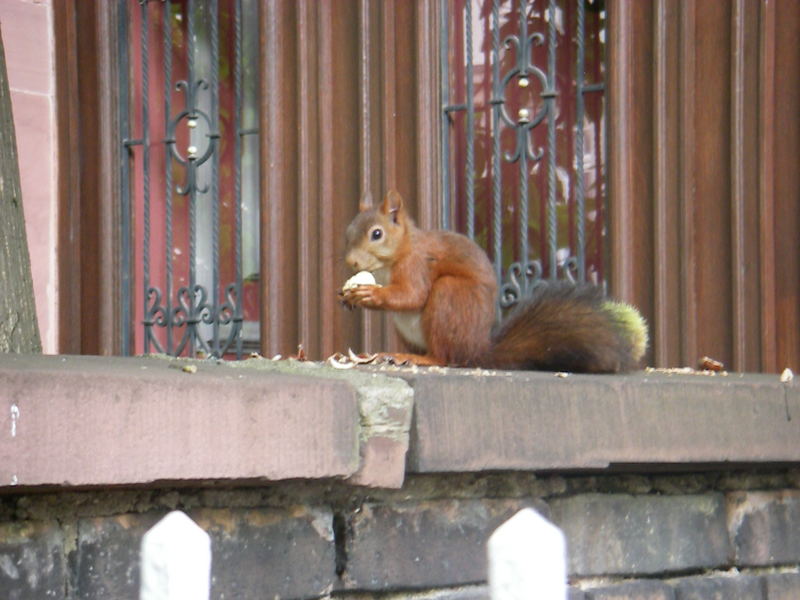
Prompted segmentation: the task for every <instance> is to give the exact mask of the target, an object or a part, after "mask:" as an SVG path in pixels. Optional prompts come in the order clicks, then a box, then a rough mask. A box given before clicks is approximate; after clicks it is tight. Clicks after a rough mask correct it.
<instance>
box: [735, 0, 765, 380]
mask: <svg viewBox="0 0 800 600" xmlns="http://www.w3.org/2000/svg"><path fill="white" fill-rule="evenodd" d="M758 21H759V3H758V0H736V1H735V2H734V3H733V12H732V28H731V56H732V61H731V77H732V82H731V136H732V139H731V240H732V247H731V266H732V270H731V279H732V298H731V300H732V318H733V323H732V336H733V349H732V350H733V361H732V366H733V368H734V369H736V370H740V371H756V370H758V369H759V368H760V362H761V361H760V358H761V339H760V336H759V310H760V308H759V300H760V299H759V296H760V291H759V277H758V268H757V265H758V256H759V246H758V243H759V232H758V119H757V118H755V115H754V114H752V113H753V108H752V107H757V106H758V87H757V86H755V85H752V82H754V81H758V43H759V23H758Z"/></svg>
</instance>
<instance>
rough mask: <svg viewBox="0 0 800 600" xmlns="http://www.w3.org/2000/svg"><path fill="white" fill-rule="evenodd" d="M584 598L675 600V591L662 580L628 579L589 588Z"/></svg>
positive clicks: (588, 599)
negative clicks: (619, 582)
mask: <svg viewBox="0 0 800 600" xmlns="http://www.w3.org/2000/svg"><path fill="white" fill-rule="evenodd" d="M586 600H675V592H674V590H673V589H672V586H670V585H668V584H666V583H664V582H662V581H630V582H626V583H621V584H618V585H612V586H608V587H603V588H598V589H594V590H590V591H588V592H587V593H586Z"/></svg>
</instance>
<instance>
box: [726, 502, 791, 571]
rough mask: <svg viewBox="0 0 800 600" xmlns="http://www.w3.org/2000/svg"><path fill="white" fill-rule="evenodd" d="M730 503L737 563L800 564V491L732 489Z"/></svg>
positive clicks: (731, 528) (730, 518)
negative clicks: (735, 490)
mask: <svg viewBox="0 0 800 600" xmlns="http://www.w3.org/2000/svg"><path fill="white" fill-rule="evenodd" d="M728 502H729V505H730V509H729V511H728V512H729V517H728V528H729V531H730V538H731V540H732V541H733V545H734V548H735V551H736V564H738V565H741V566H771V565H784V564H797V563H800V491H798V490H784V491H779V492H732V493H730V494H728Z"/></svg>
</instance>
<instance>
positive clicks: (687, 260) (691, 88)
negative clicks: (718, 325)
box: [679, 0, 697, 363]
mask: <svg viewBox="0 0 800 600" xmlns="http://www.w3.org/2000/svg"><path fill="white" fill-rule="evenodd" d="M682 11H683V12H682V13H681V31H680V41H679V43H680V62H681V69H682V71H681V79H680V88H681V98H682V100H683V103H682V105H681V108H682V110H681V114H680V123H679V127H680V131H681V141H680V145H681V149H680V157H681V160H680V165H679V169H680V174H681V183H680V186H681V202H680V205H681V217H682V222H681V228H680V231H681V236H680V245H681V250H682V255H681V263H680V273H681V290H682V296H683V297H682V308H683V315H684V319H683V327H682V331H681V333H682V338H683V344H682V348H681V358H682V360H683V361H684V363H686V362H688V361H692V360H694V359H695V358H696V355H697V290H696V285H695V280H694V274H695V270H696V257H695V243H694V235H695V233H694V219H695V177H694V145H695V140H694V131H695V129H694V128H695V122H694V119H695V68H694V66H695V11H696V3H695V0H687V1H686V2H684V3H683V4H682Z"/></svg>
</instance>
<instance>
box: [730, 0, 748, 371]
mask: <svg viewBox="0 0 800 600" xmlns="http://www.w3.org/2000/svg"><path fill="white" fill-rule="evenodd" d="M745 1H746V0H734V2H733V12H732V20H731V21H732V35H731V55H732V60H731V66H732V73H731V79H732V85H731V104H732V106H731V138H732V139H731V154H730V156H731V234H732V235H731V242H732V244H731V253H732V256H731V265H732V267H733V268H732V270H731V279H732V282H733V286H732V287H733V297H732V303H733V311H732V312H733V327H732V330H733V368H734V369H736V370H743V368H744V363H745V352H746V342H747V339H746V324H745V318H746V315H745V278H746V271H745V260H746V256H745V217H746V215H745V164H744V150H745V142H746V141H745V138H744V135H745V122H746V118H747V117H746V114H745V108H746V107H745V104H744V95H745V86H746V80H745V55H744V50H745V23H744V18H745Z"/></svg>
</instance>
